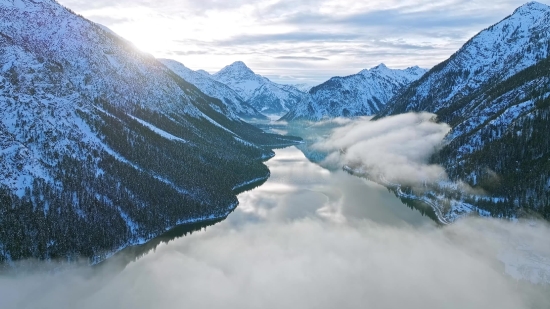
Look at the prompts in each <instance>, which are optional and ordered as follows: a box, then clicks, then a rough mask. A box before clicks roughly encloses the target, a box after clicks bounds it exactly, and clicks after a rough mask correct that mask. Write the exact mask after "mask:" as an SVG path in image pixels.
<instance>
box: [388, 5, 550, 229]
mask: <svg viewBox="0 0 550 309" xmlns="http://www.w3.org/2000/svg"><path fill="white" fill-rule="evenodd" d="M549 53H550V7H549V6H547V5H544V4H540V3H536V2H530V3H527V4H525V5H524V6H522V7H520V8H518V9H517V10H516V11H515V12H514V13H513V14H512V15H511V16H509V17H507V18H505V19H504V20H503V21H501V22H499V23H497V24H496V25H493V26H491V27H489V28H488V29H486V30H483V31H482V32H480V33H479V34H478V35H476V36H475V37H474V38H472V39H471V40H470V41H469V42H467V43H466V44H465V45H464V46H463V47H462V48H461V49H460V50H459V51H458V52H457V53H455V54H454V55H453V56H452V57H451V58H449V59H448V60H446V61H444V62H443V63H441V64H439V65H437V66H436V67H434V68H433V69H432V70H430V71H429V72H428V73H427V74H426V75H424V76H423V77H422V78H421V79H419V80H418V81H417V82H414V83H413V84H412V85H411V86H410V87H409V88H408V89H406V90H405V91H404V92H402V93H401V94H400V95H398V96H397V97H396V98H394V99H393V100H392V102H391V103H389V104H388V105H387V108H386V109H384V110H383V111H382V112H381V114H380V116H385V115H392V114H398V113H403V112H409V111H429V112H434V113H436V114H437V115H438V120H439V121H442V122H446V123H449V124H450V125H451V126H452V128H453V129H452V131H451V132H450V133H449V135H448V136H447V138H446V142H447V144H446V146H445V147H444V148H443V150H442V151H441V152H440V153H438V154H437V155H436V156H434V158H433V160H434V162H436V163H440V164H442V165H443V166H445V167H446V169H447V171H448V173H449V175H450V176H451V178H453V179H464V180H467V181H468V182H469V183H470V184H471V185H474V186H478V187H481V188H483V189H485V190H486V191H487V192H488V193H489V194H490V195H492V196H494V197H499V198H497V199H493V200H491V201H485V202H480V203H478V204H479V206H480V207H482V208H484V209H487V210H490V211H491V213H492V214H493V215H496V216H501V215H502V216H514V215H517V214H521V213H522V212H524V211H526V210H534V211H536V212H538V213H541V214H543V216H545V217H546V218H547V219H550V209H549V207H550V200H549V197H550V145H549V139H548V135H549V134H550V127H549V125H548V120H549V119H548V115H549V112H550V106H549V103H548V102H549V101H548V100H549V96H550V82H549V74H548V72H550V71H549V69H550V67H549V59H548V55H549Z"/></svg>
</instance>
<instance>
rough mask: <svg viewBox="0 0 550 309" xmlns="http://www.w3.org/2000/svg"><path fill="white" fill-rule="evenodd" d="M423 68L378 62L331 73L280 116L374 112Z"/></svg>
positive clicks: (340, 115)
mask: <svg viewBox="0 0 550 309" xmlns="http://www.w3.org/2000/svg"><path fill="white" fill-rule="evenodd" d="M424 73H426V70H424V69H421V68H419V67H411V68H408V69H405V70H392V69H389V68H388V67H386V66H385V65H384V64H380V65H378V66H376V67H374V68H372V69H370V70H363V71H361V72H359V73H358V74H354V75H350V76H346V77H333V78H331V79H330V80H328V81H326V82H324V83H323V84H321V85H319V86H316V87H313V88H312V89H311V90H310V91H309V94H310V97H309V98H308V99H306V100H304V101H302V102H301V103H300V104H298V106H296V108H294V109H293V110H291V111H290V112H289V113H288V114H287V115H285V116H284V117H283V118H282V120H298V119H310V120H319V119H322V118H325V117H327V118H333V117H354V116H366V115H374V114H376V113H378V112H379V111H380V109H382V108H383V107H384V106H385V105H386V103H387V102H388V101H389V100H390V99H391V98H392V97H393V96H395V95H396V94H398V93H399V92H400V91H401V90H403V89H404V88H405V87H406V86H408V85H410V84H411V83H412V82H413V81H415V80H417V79H419V78H420V77H421V76H422V75H423V74H424Z"/></svg>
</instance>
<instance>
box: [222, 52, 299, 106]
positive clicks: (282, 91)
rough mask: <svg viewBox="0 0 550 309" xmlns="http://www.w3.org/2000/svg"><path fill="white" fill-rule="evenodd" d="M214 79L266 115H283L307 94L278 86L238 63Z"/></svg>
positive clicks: (287, 86)
mask: <svg viewBox="0 0 550 309" xmlns="http://www.w3.org/2000/svg"><path fill="white" fill-rule="evenodd" d="M212 77H213V78H214V79H215V80H217V81H219V82H221V83H223V84H226V85H227V86H229V87H231V88H232V89H233V90H235V91H236V92H237V93H238V94H239V95H240V96H241V97H242V98H243V99H244V100H245V101H246V102H247V103H248V104H250V105H251V106H253V107H254V108H256V109H257V110H259V111H261V112H262V113H264V114H283V113H287V112H288V111H289V110H291V109H292V108H294V107H295V106H296V105H297V104H298V102H300V101H302V100H303V99H304V98H305V97H307V94H306V93H304V92H302V91H300V90H298V89H297V88H295V87H293V86H289V85H279V84H276V83H274V82H272V81H270V80H269V79H267V78H266V77H263V76H261V75H258V74H255V73H254V72H253V71H252V70H251V69H249V68H248V67H247V66H246V65H245V64H244V63H243V62H241V61H237V62H235V63H233V64H231V65H228V66H226V67H224V68H223V69H221V70H220V71H219V72H218V73H216V74H214V75H212Z"/></svg>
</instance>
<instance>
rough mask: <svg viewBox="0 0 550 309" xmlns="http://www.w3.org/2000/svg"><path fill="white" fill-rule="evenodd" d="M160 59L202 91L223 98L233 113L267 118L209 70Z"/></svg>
mask: <svg viewBox="0 0 550 309" xmlns="http://www.w3.org/2000/svg"><path fill="white" fill-rule="evenodd" d="M159 61H160V62H161V63H162V64H164V65H165V66H166V67H168V68H169V69H170V70H172V71H173V72H174V73H176V74H178V76H180V77H181V78H183V79H184V80H186V81H188V82H189V83H191V84H193V85H195V86H196V87H197V88H199V90H200V91H202V92H204V93H205V94H207V95H209V96H211V97H213V98H216V99H219V100H221V101H222V102H223V103H224V104H225V106H226V107H227V110H228V111H229V112H230V113H231V114H232V115H234V116H239V117H243V118H265V116H264V115H263V114H261V113H260V112H258V111H257V110H256V109H255V108H254V107H252V106H250V105H249V104H248V103H246V102H245V101H244V100H243V99H242V98H241V97H240V96H239V95H238V94H237V93H236V92H235V91H234V90H233V89H231V88H229V87H228V86H227V85H225V84H222V83H220V82H218V81H216V80H214V79H213V78H212V77H211V75H210V74H208V72H206V71H193V70H191V69H189V68H187V67H186V66H184V65H183V64H181V63H179V62H177V61H175V60H170V59H159Z"/></svg>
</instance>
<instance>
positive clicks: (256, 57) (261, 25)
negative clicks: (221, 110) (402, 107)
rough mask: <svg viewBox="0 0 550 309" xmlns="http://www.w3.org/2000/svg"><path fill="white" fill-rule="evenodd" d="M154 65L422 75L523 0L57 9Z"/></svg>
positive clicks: (161, 0) (166, 1) (279, 73)
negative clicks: (99, 28)
mask: <svg viewBox="0 0 550 309" xmlns="http://www.w3.org/2000/svg"><path fill="white" fill-rule="evenodd" d="M59 2H60V3H61V4H62V5H64V6H66V7H68V8H70V9H71V10H73V11H75V12H76V13H78V14H81V15H83V16H84V17H86V18H88V19H91V20H93V21H95V22H98V23H100V24H103V25H105V26H107V27H109V28H111V29H112V30H113V31H115V32H116V33H118V34H119V35H121V36H123V37H125V38H126V39H128V40H130V41H132V42H133V43H134V44H135V45H136V46H137V47H139V48H140V49H142V50H144V51H146V52H149V53H151V54H153V55H154V56H156V57H162V58H170V59H175V60H177V61H180V62H182V63H183V64H185V65H186V66H188V67H190V68H192V69H195V70H197V69H204V70H206V71H208V72H211V73H214V72H217V71H218V70H220V69H221V68H223V67H224V66H226V65H228V64H230V63H232V62H234V61H238V60H240V61H244V62H245V63H246V64H247V65H248V66H249V67H250V68H251V69H252V70H254V71H255V72H256V73H258V74H262V75H264V76H267V77H269V78H270V79H272V80H274V81H275V82H280V83H306V84H309V85H315V84H319V83H321V82H323V81H325V80H327V79H328V78H330V77H332V76H345V75H349V74H354V73H357V72H359V71H360V70H362V69H365V68H370V67H373V66H376V65H377V64H379V63H385V64H386V65H388V66H389V67H391V68H406V67H409V66H413V65H419V66H421V67H424V68H430V67H432V66H434V65H436V64H437V63H439V62H441V61H443V60H445V59H446V58H448V57H449V56H450V55H452V54H453V53H454V52H455V51H456V50H458V49H459V48H460V46H462V44H464V43H465V42H466V41H467V40H468V39H469V38H471V37H472V36H474V35H475V34H476V33H478V32H479V31H481V30H482V29H484V28H486V27H488V26H490V25H492V24H494V23H496V22H498V21H500V20H502V19H503V18H505V17H506V16H508V15H510V14H511V13H512V12H513V11H514V9H515V8H517V7H519V6H521V5H522V4H524V3H525V2H526V0H494V1H482V0H442V1H425V0H383V1H381V0H371V1H365V0H363V1H357V0H232V1H227V0H200V1H198V0H178V1H176V0H131V1H130V0H120V1H112V0H110V1H106V0H97V1H88V0H59Z"/></svg>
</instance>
